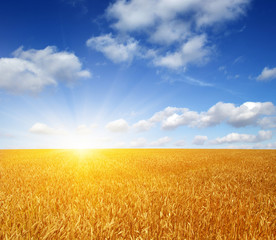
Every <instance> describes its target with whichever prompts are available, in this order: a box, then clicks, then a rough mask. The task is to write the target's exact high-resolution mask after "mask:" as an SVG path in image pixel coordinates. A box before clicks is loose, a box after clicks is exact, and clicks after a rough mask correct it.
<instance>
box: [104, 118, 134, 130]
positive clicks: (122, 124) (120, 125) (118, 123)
mask: <svg viewBox="0 0 276 240" xmlns="http://www.w3.org/2000/svg"><path fill="white" fill-rule="evenodd" d="M105 127H106V129H107V130H109V131H110V132H127V131H128V129H129V126H128V123H127V122H126V120H124V119H118V120H115V121H112V122H110V123H108V124H107V125H106V126H105Z"/></svg>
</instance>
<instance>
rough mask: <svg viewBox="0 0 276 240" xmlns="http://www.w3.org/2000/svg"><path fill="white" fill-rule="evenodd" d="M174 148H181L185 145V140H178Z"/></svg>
mask: <svg viewBox="0 0 276 240" xmlns="http://www.w3.org/2000/svg"><path fill="white" fill-rule="evenodd" d="M174 145H175V146H177V147H183V146H185V145H186V141H185V140H179V141H177V142H175V143H174Z"/></svg>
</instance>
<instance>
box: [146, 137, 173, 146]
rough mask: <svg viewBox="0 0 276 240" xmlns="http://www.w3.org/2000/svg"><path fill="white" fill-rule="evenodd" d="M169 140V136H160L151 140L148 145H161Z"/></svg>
mask: <svg viewBox="0 0 276 240" xmlns="http://www.w3.org/2000/svg"><path fill="white" fill-rule="evenodd" d="M169 142H171V139H170V138H169V137H162V138H159V139H157V140H156V141H153V142H151V143H150V145H151V146H153V147H163V146H165V145H166V144H168V143H169Z"/></svg>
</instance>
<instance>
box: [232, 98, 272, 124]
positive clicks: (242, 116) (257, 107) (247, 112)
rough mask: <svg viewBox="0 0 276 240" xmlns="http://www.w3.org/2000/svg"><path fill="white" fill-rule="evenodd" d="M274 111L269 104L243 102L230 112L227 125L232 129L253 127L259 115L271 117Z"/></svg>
mask: <svg viewBox="0 0 276 240" xmlns="http://www.w3.org/2000/svg"><path fill="white" fill-rule="evenodd" d="M275 111H276V108H275V106H274V105H273V103H271V102H263V103H261V102H245V103H244V104H242V105H241V106H240V107H236V108H234V109H233V110H232V112H231V115H230V117H229V120H228V123H229V124H230V125H232V126H234V127H244V126H248V125H254V124H256V122H257V119H258V117H260V116H261V115H272V114H274V113H275Z"/></svg>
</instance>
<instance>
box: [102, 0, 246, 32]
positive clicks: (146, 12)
mask: <svg viewBox="0 0 276 240" xmlns="http://www.w3.org/2000/svg"><path fill="white" fill-rule="evenodd" d="M249 2H250V1H249V0H231V1H229V0H176V1H171V0H162V1H160V0H130V1H125V0H117V1H116V2H115V3H114V4H112V5H110V6H109V8H108V9H107V15H108V17H110V18H113V19H114V20H115V23H114V25H113V26H114V28H116V29H118V30H120V31H125V32H126V31H129V32H131V31H141V30H146V29H148V28H153V27H156V26H159V24H162V23H164V22H165V23H170V22H171V21H175V20H176V19H178V18H179V16H184V17H185V16H189V19H190V20H189V19H188V18H187V17H186V18H185V21H186V22H189V21H191V22H192V23H195V24H196V25H197V26H198V27H200V26H203V25H204V26H206V25H211V24H214V23H221V22H223V21H226V20H233V19H236V18H238V17H239V16H241V15H243V14H244V13H245V10H246V7H247V5H248V4H249Z"/></svg>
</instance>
